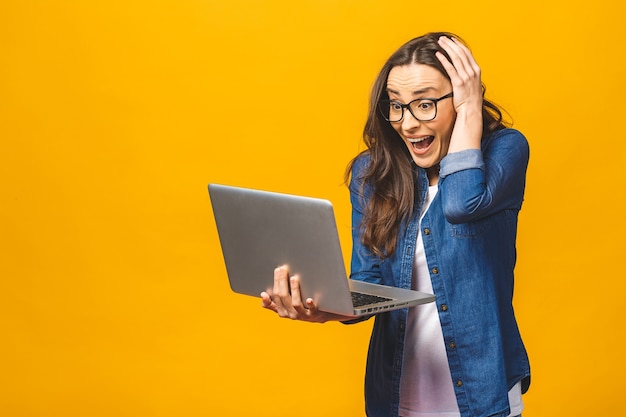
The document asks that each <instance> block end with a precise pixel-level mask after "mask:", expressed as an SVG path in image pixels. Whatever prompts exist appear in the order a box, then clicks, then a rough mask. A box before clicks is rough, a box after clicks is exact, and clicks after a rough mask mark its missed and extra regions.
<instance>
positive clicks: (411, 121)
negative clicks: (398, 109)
mask: <svg viewBox="0 0 626 417" xmlns="http://www.w3.org/2000/svg"><path fill="white" fill-rule="evenodd" d="M420 123H421V122H420V121H419V120H417V119H416V118H415V116H413V114H411V112H410V111H409V110H408V109H406V110H405V111H404V117H403V118H402V129H404V130H411V129H415V128H416V127H419V125H420Z"/></svg>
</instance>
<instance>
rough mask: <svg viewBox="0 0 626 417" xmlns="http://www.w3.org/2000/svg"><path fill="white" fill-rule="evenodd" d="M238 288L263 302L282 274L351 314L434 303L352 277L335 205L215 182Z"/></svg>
mask: <svg viewBox="0 0 626 417" xmlns="http://www.w3.org/2000/svg"><path fill="white" fill-rule="evenodd" d="M209 195H210V199H211V204H212V206H213V215H214V216H215V223H216V225H217V232H218V235H219V240H220V244H221V247H222V254H223V255H224V262H225V265H226V272H227V274H228V279H229V281H230V287H231V289H232V290H233V291H234V292H237V293H241V294H247V295H251V296H256V297H260V294H261V292H262V291H266V292H267V293H269V294H271V293H272V288H273V285H274V268H276V267H277V266H281V265H287V266H288V267H289V272H290V274H292V275H298V276H299V277H300V286H301V293H302V298H303V299H306V298H309V297H310V298H312V299H313V300H315V302H316V303H317V304H318V307H319V309H320V310H323V311H328V312H332V313H338V314H343V315H348V316H360V315H368V314H374V313H378V312H381V311H389V310H395V309H399V308H406V307H411V306H415V305H418V304H424V303H428V302H432V301H434V299H435V296H434V295H432V294H426V293H422V292H418V291H411V290H405V289H400V288H395V287H389V286H383V285H377V284H371V283H366V282H362V281H357V280H352V279H348V278H347V275H346V270H345V265H344V260H343V255H342V251H341V247H340V243H339V235H338V232H337V226H336V223H335V216H334V212H333V207H332V204H331V203H330V201H328V200H323V199H319V198H311V197H303V196H296V195H289V194H280V193H274V192H268V191H260V190H253V189H248V188H241V187H233V186H227V185H219V184H209Z"/></svg>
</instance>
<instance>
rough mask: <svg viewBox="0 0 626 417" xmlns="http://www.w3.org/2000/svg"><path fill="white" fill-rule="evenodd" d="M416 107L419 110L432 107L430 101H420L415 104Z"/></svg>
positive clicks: (426, 109)
mask: <svg viewBox="0 0 626 417" xmlns="http://www.w3.org/2000/svg"><path fill="white" fill-rule="evenodd" d="M417 108H418V109H419V110H420V111H428V110H430V109H432V108H433V102H432V101H420V102H419V103H418V104H417Z"/></svg>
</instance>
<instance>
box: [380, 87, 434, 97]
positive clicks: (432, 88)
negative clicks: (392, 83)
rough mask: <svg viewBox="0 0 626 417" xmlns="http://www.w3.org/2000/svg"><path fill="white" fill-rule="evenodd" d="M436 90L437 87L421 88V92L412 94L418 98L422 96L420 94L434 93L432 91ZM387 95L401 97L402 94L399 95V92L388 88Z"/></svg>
mask: <svg viewBox="0 0 626 417" xmlns="http://www.w3.org/2000/svg"><path fill="white" fill-rule="evenodd" d="M434 89H435V87H424V88H420V89H419V90H415V91H413V93H412V94H413V95H414V96H418V95H420V94H424V93H426V92H428V91H432V90H434ZM387 94H396V95H400V93H399V92H398V91H396V90H393V89H391V88H387Z"/></svg>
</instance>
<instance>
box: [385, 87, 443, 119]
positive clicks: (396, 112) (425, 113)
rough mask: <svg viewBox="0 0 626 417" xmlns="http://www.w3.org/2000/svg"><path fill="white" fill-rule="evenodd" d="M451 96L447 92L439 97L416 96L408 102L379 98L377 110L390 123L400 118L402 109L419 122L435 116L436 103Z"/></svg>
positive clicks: (402, 114) (402, 115)
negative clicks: (416, 97)
mask: <svg viewBox="0 0 626 417" xmlns="http://www.w3.org/2000/svg"><path fill="white" fill-rule="evenodd" d="M452 96H453V94H452V93H449V94H446V95H445V96H443V97H439V98H418V99H415V100H413V101H411V102H409V104H402V103H400V102H399V101H397V100H380V101H379V102H378V111H380V114H381V115H382V116H383V117H384V118H385V120H386V121H388V122H392V123H394V122H399V121H401V120H402V118H403V117H404V109H407V110H408V111H409V112H410V113H411V114H412V115H413V117H415V118H416V119H417V120H419V121H420V122H428V121H430V120H433V119H434V118H435V117H437V103H438V102H440V101H441V100H444V99H446V98H450V97H452Z"/></svg>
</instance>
